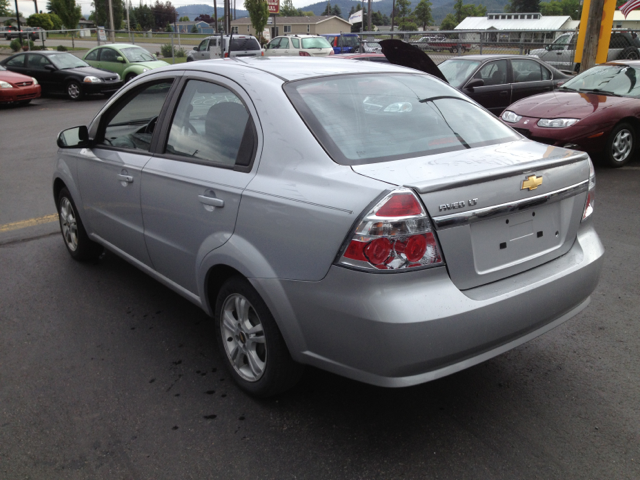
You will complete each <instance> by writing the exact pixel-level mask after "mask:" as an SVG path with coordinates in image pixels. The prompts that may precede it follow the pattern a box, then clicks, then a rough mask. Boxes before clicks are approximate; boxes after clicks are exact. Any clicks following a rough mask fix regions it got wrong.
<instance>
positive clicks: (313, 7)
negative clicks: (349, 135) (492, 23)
mask: <svg viewBox="0 0 640 480" xmlns="http://www.w3.org/2000/svg"><path fill="white" fill-rule="evenodd" d="M463 1H464V3H465V4H466V3H473V4H475V5H486V6H487V11H488V12H502V11H504V7H505V5H507V3H509V2H508V0H468V1H465V0H463ZM419 2H420V0H411V9H412V10H413V9H414V8H416V6H417V5H418V3H419ZM211 3H213V2H211ZM327 3H328V2H326V1H322V2H317V3H312V4H310V5H307V6H304V7H301V8H300V10H304V11H305V12H309V11H310V12H313V13H314V15H322V12H324V9H325V8H327ZM220 4H222V0H220ZM453 4H454V2H453V1H452V0H431V11H432V13H433V18H434V19H435V23H436V25H438V24H439V23H440V22H441V21H442V19H443V18H444V17H446V16H447V14H449V13H453ZM334 5H338V6H339V7H340V10H341V11H342V15H341V16H342V18H344V19H345V20H346V19H348V18H349V11H351V7H354V8H355V7H356V6H358V5H360V6H362V3H361V2H357V1H352V0H331V6H332V7H333V6H334ZM371 5H372V8H373V11H374V12H380V13H382V14H383V15H384V14H386V15H388V16H389V17H391V8H392V6H393V0H379V1H377V2H372V4H371ZM176 11H177V12H178V15H179V16H181V17H184V16H187V17H189V18H190V19H191V20H194V19H195V18H196V17H197V16H198V15H202V14H205V15H211V16H212V17H213V5H204V4H200V5H186V6H184V7H178V8H176ZM223 13H224V8H222V7H218V18H220V17H222V15H223ZM248 16H249V12H247V11H246V10H240V9H237V10H236V18H243V17H248Z"/></svg>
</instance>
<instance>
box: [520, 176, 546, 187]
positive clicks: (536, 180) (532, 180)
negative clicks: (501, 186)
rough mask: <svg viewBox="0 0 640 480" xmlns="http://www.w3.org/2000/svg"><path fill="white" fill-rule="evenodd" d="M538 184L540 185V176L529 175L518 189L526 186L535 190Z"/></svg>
mask: <svg viewBox="0 0 640 480" xmlns="http://www.w3.org/2000/svg"><path fill="white" fill-rule="evenodd" d="M540 185H542V177H536V176H535V175H531V176H530V177H528V178H527V179H526V180H523V182H522V188H521V189H520V190H524V189H525V188H528V189H529V191H531V190H535V189H536V188H538V187H539V186H540Z"/></svg>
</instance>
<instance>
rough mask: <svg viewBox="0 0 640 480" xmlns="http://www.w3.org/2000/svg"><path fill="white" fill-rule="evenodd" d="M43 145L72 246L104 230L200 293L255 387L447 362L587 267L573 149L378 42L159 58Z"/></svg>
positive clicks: (136, 256) (502, 331)
mask: <svg viewBox="0 0 640 480" xmlns="http://www.w3.org/2000/svg"><path fill="white" fill-rule="evenodd" d="M58 146H59V147H60V148H59V150H58V153H57V155H56V163H55V170H54V175H53V192H54V199H55V202H56V205H57V206H58V211H59V214H60V226H61V230H62V234H63V239H64V244H65V245H66V248H67V249H68V251H69V253H70V255H71V257H73V258H74V259H76V260H80V261H84V260H90V259H95V258H96V257H97V256H99V255H100V253H101V252H102V250H103V249H104V248H106V249H108V250H109V251H111V252H113V253H115V254H117V255H119V256H121V257H122V258H124V259H126V260H127V261H129V262H131V263H132V264H134V265H135V266H137V267H138V268H140V269H141V270H143V271H145V272H146V273H148V274H149V275H151V276H152V277H154V278H155V279H157V280H158V281H160V282H161V283H163V284H164V285H166V286H167V287H169V288H171V289H173V290H175V291H176V292H178V293H179V294H181V295H182V296H184V297H185V298H187V299H188V300H190V301H191V302H193V303H195V304H196V305H198V306H200V307H201V308H202V309H203V310H204V311H206V312H207V313H208V314H210V315H211V316H212V317H213V318H214V322H215V325H216V328H215V330H216V333H217V342H218V346H219V351H220V353H221V355H222V357H223V359H224V361H225V362H226V365H227V367H228V369H229V371H230V372H231V375H232V376H233V378H234V379H235V381H236V382H237V383H238V384H239V385H240V387H242V388H243V389H244V390H246V391H247V392H249V393H251V394H253V395H257V396H267V395H273V394H276V393H279V392H282V391H284V390H286V389H287V388H289V387H291V386H292V385H294V384H295V382H296V381H297V380H298V379H299V377H300V375H301V373H302V366H303V365H305V364H307V365H314V366H317V367H320V368H323V369H326V370H329V371H331V372H335V373H337V374H340V375H344V376H346V377H349V378H352V379H356V380H359V381H362V382H366V383H370V384H374V385H380V386H386V387H404V386H408V385H415V384H418V383H422V382H427V381H430V380H433V379H436V378H439V377H442V376H444V375H449V374H452V373H454V372H457V371H459V370H462V369H464V368H468V367H470V366H472V365H475V364H477V363H479V362H482V361H485V360H487V359H489V358H491V357H494V356H496V355H499V354H501V353H503V352H505V351H507V350H509V349H511V348H514V347H516V346H518V345H520V344H522V343H524V342H526V341H528V340H530V339H532V338H535V337H536V336H538V335H540V334H542V333H544V332H547V331H549V330H551V329H552V328H554V327H556V326H557V325H559V324H561V323H562V322H564V321H566V320H568V319H569V318H571V317H573V316H575V315H576V314H578V313H579V312H580V311H581V310H582V309H584V308H585V307H586V306H587V305H588V303H589V296H590V294H591V292H592V291H593V290H594V288H595V287H596V284H597V282H598V278H599V275H600V269H601V266H602V259H603V253H604V251H603V247H602V244H601V243H600V240H599V239H598V236H597V234H596V232H595V231H594V228H593V224H592V220H591V217H592V212H593V208H594V193H595V175H594V170H593V166H592V164H591V161H590V159H589V157H588V156H587V155H586V154H585V153H582V152H576V151H571V150H567V149H563V148H558V147H552V146H547V145H542V144H539V143H535V142H532V141H530V140H528V139H526V138H524V137H522V136H521V135H519V134H518V133H516V132H515V131H513V130H512V129H510V128H509V127H507V126H505V125H504V124H502V123H501V122H500V121H498V120H497V119H496V118H495V117H493V116H492V115H491V114H490V113H488V112H487V111H486V110H484V109H483V108H482V107H480V106H478V105H477V104H476V103H474V102H473V101H472V100H470V99H469V98H467V97H465V96H464V95H463V94H461V93H460V92H458V91H457V90H455V89H453V88H451V87H450V86H448V85H447V84H445V83H444V82H442V81H440V80H438V79H436V78H434V77H432V76H430V75H427V74H423V73H420V72H416V71H415V70H410V69H405V68H402V67H397V66H394V65H391V64H375V63H370V62H356V61H344V60H331V59H317V60H316V59H308V58H304V59H297V58H296V59H280V58H277V59H276V58H258V59H237V60H211V61H203V62H194V63H190V64H182V65H175V66H172V67H166V68H161V69H157V70H153V71H150V72H147V73H145V74H143V75H140V76H139V77H137V78H136V79H135V80H133V81H132V82H129V83H128V84H127V85H126V86H125V87H123V88H122V89H121V90H120V91H119V92H118V93H117V94H116V95H114V97H113V98H111V99H110V101H109V102H108V103H107V104H106V105H105V106H104V108H102V110H101V111H100V112H99V113H98V114H97V116H96V117H95V119H94V120H93V121H92V122H91V123H90V125H88V126H81V127H76V128H73V129H69V130H66V131H64V132H62V133H61V134H60V136H59V138H58Z"/></svg>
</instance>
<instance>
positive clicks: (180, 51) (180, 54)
mask: <svg viewBox="0 0 640 480" xmlns="http://www.w3.org/2000/svg"><path fill="white" fill-rule="evenodd" d="M186 56H187V52H185V50H184V48H176V57H178V58H180V57H183V58H184V57H186Z"/></svg>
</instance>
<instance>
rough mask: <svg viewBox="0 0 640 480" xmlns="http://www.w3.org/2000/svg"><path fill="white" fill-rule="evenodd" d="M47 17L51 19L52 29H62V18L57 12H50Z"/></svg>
mask: <svg viewBox="0 0 640 480" xmlns="http://www.w3.org/2000/svg"><path fill="white" fill-rule="evenodd" d="M49 19H50V20H51V23H53V30H62V19H61V18H60V17H59V16H58V14H57V13H50V14H49Z"/></svg>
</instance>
